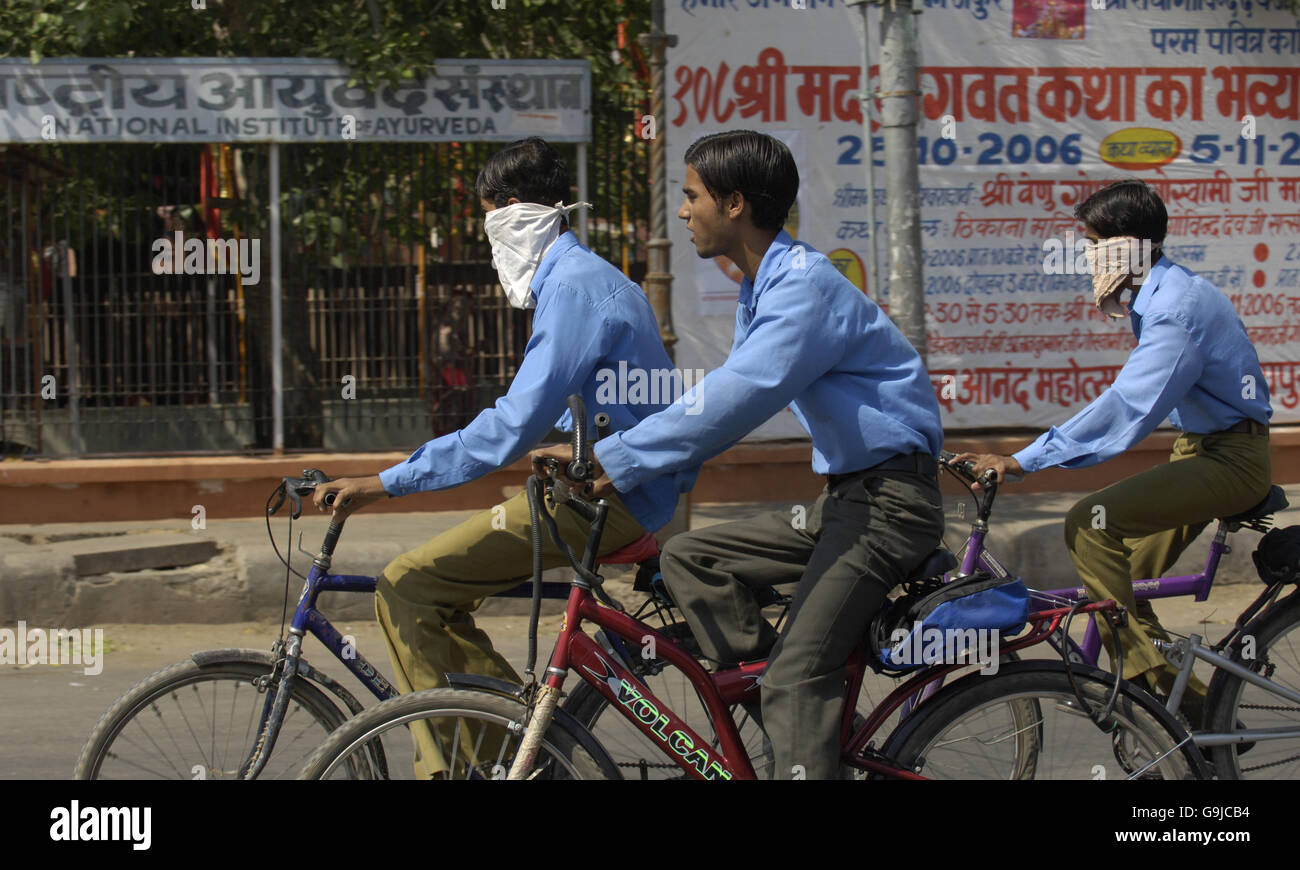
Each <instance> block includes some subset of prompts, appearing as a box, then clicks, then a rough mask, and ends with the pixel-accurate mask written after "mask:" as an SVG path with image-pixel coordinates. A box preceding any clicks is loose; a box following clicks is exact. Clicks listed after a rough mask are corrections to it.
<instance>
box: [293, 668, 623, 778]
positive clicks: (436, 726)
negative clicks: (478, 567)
mask: <svg viewBox="0 0 1300 870" xmlns="http://www.w3.org/2000/svg"><path fill="white" fill-rule="evenodd" d="M524 713H525V710H524V705H523V704H522V703H520V702H519V700H518V699H516V698H509V697H506V696H504V695H496V694H492V693H490V692H484V691H472V690H463V689H447V688H441V689H425V690H424V691H420V692H412V693H411V694H409V695H401V696H399V697H396V698H390V699H388V700H387V701H384V702H383V703H381V704H378V705H376V706H374V707H371V708H370V709H369V710H366V711H365V712H364V713H361V714H360V715H358V716H356V717H355V718H353V719H350V720H348V721H347V722H346V723H345V724H344V725H342V726H341V727H339V728H338V729H337V730H335V731H334V733H333V734H331V735H330V736H329V738H328V739H327V740H326V741H325V742H324V743H323V744H321V746H320V748H318V749H317V750H316V752H315V753H313V754H312V756H311V757H310V758H308V759H307V762H306V764H305V765H304V766H303V768H302V770H301V771H300V772H299V774H298V778H299V779H340V778H347V769H348V767H349V766H351V765H355V764H357V763H358V760H359V759H363V758H364V757H365V753H366V747H367V745H368V744H370V743H371V741H374V740H379V741H382V742H383V745H384V749H385V751H386V752H387V754H388V756H389V757H391V758H401V757H407V758H410V757H411V756H412V753H413V752H415V750H416V747H417V743H416V740H415V739H414V738H413V737H412V729H413V728H414V729H427V731H425V732H424V733H427V734H428V735H429V736H431V737H432V740H433V741H435V742H436V746H437V747H438V749H439V750H440V752H441V755H442V759H441V762H442V763H441V764H439V763H438V762H437V761H435V760H433V759H428V758H422V759H421V762H420V764H421V767H420V769H419V771H418V772H419V773H420V775H421V776H425V777H429V778H436V779H501V780H504V779H505V778H506V775H507V774H508V773H509V772H510V765H511V764H512V762H513V761H514V756H515V752H516V751H517V750H518V749H519V744H520V742H521V741H522V740H523V735H524V726H523V719H524ZM439 768H441V769H439ZM392 773H393V778H394V779H398V778H401V777H400V776H399V774H401V773H403V771H401V770H394V771H392ZM408 778H409V774H408ZM529 778H530V779H604V778H605V775H604V773H603V772H602V770H601V768H600V765H599V764H597V763H596V761H595V759H593V758H592V757H591V754H590V753H588V752H587V751H586V750H585V749H584V748H583V747H582V746H581V745H580V744H579V743H578V741H577V738H575V737H574V736H573V735H572V734H570V733H569V732H568V731H566V730H565V729H564V728H562V727H561V726H560V725H558V724H557V723H555V722H552V724H551V727H550V728H548V729H547V731H546V734H545V735H543V737H542V741H541V745H540V747H539V749H538V754H537V758H536V760H535V762H534V766H533V774H532V776H530V777H529Z"/></svg>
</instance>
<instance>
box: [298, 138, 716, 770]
mask: <svg viewBox="0 0 1300 870" xmlns="http://www.w3.org/2000/svg"><path fill="white" fill-rule="evenodd" d="M477 193H478V196H479V200H480V203H481V205H482V207H483V209H484V210H485V212H486V213H487V216H486V218H485V219H484V222H483V228H484V231H485V233H486V234H487V237H488V240H489V241H490V242H491V243H492V261H493V265H494V266H495V267H496V269H497V275H498V277H499V278H500V280H501V287H502V289H503V290H504V292H505V295H506V298H507V299H509V301H510V304H511V305H512V306H513V307H515V308H521V309H522V308H532V309H535V314H534V315H533V326H532V335H531V337H530V338H529V341H528V346H527V347H526V348H525V350H524V358H523V361H522V362H521V363H520V366H519V371H518V373H517V374H516V375H515V378H514V380H513V381H512V382H511V384H510V389H509V391H508V392H507V393H506V395H505V396H503V397H502V398H500V399H498V400H497V402H496V404H495V405H494V406H493V407H491V408H488V409H486V410H484V411H483V412H482V413H480V414H479V415H478V416H477V417H475V418H474V420H473V421H472V422H471V423H469V425H467V426H465V427H464V428H463V429H461V430H459V431H457V432H451V433H448V434H446V435H443V436H441V437H438V438H435V439H433V440H432V441H429V442H428V443H427V444H425V445H424V446H423V447H420V448H419V449H418V450H416V451H415V452H414V453H412V454H411V456H410V458H409V459H407V460H406V461H404V462H401V463H398V464H397V465H394V466H393V467H392V468H389V469H387V470H385V471H381V472H380V473H379V474H377V475H375V476H373V477H357V478H341V479H339V480H335V481H333V482H331V483H328V484H324V485H321V486H319V487H317V489H316V496H315V501H316V506H317V507H318V508H320V509H322V510H325V509H326V506H325V497H326V496H327V495H328V494H330V493H336V494H337V495H336V500H335V507H334V509H333V510H334V514H335V516H343V515H346V514H348V513H351V512H352V511H355V510H357V509H358V508H360V507H363V506H365V505H367V504H371V503H373V502H375V501H377V500H379V499H382V498H390V497H396V496H402V495H407V494H409V493H414V492H425V491H428V490H439V489H449V488H451V487H454V486H459V485H461V484H463V483H468V482H469V481H471V480H475V479H477V478H479V477H482V476H483V475H485V474H488V473H490V472H493V471H496V470H498V469H500V468H503V467H505V466H508V465H510V464H511V463H513V462H515V461H516V460H517V459H519V458H520V457H522V456H523V455H524V454H525V453H526V452H528V450H529V449H530V448H532V447H534V446H536V445H537V443H538V442H539V441H540V440H541V439H542V438H543V437H544V436H545V435H546V434H547V433H548V432H550V431H551V429H552V428H553V427H558V428H560V429H569V428H570V427H571V422H570V416H569V412H568V410H567V407H566V399H567V397H568V396H569V395H570V394H573V393H580V394H582V396H583V399H584V401H585V403H586V407H587V408H588V409H590V410H589V413H590V414H593V415H594V414H595V412H596V406H597V405H599V406H600V407H599V410H601V411H604V412H606V413H608V414H609V415H610V418H611V422H610V430H611V431H612V432H620V431H622V430H624V429H629V428H631V427H632V426H634V425H636V423H637V422H639V421H640V420H642V419H644V418H646V417H648V416H650V415H652V414H654V413H656V412H658V411H660V410H662V409H663V408H664V407H666V402H657V401H642V402H634V401H631V400H625V402H624V403H623V404H611V403H610V402H608V401H603V400H602V399H603V398H605V396H604V394H605V393H608V392H609V391H608V390H603V391H601V392H600V393H598V386H599V385H600V384H601V383H602V382H603V379H602V377H601V376H600V375H599V373H600V372H602V371H618V370H619V369H620V365H621V366H624V367H626V369H627V370H642V371H667V370H670V369H671V367H672V363H671V362H670V361H669V359H668V354H667V352H666V351H665V350H664V346H663V342H662V340H661V339H660V337H659V325H658V322H657V321H656V320H655V316H654V311H653V310H652V309H651V308H650V303H649V301H648V300H647V299H646V296H645V294H644V293H643V292H641V288H640V287H638V286H637V285H636V284H634V283H632V282H631V281H629V280H628V279H627V278H626V277H625V276H624V275H623V274H622V273H621V272H619V271H618V270H617V269H615V268H614V267H613V266H611V265H610V264H609V263H607V262H605V261H604V260H602V259H601V258H600V257H598V256H597V255H596V254H594V253H592V252H591V251H590V250H588V249H587V248H585V247H583V246H582V244H581V243H580V242H579V241H578V239H577V237H576V236H575V235H574V234H573V233H572V232H570V231H569V229H568V224H567V221H566V217H567V215H568V214H569V212H571V211H572V210H573V209H575V208H577V207H579V206H585V205H587V204H586V203H578V204H576V205H567V206H566V205H564V204H563V200H564V199H565V198H566V197H568V195H569V173H568V170H567V169H566V168H565V165H564V163H563V161H562V160H561V159H560V156H559V155H558V154H557V153H556V152H555V150H554V149H553V148H551V146H549V145H548V144H547V143H546V142H544V141H543V140H541V139H538V138H532V139H525V140H522V141H518V142H514V143H511V144H510V145H508V146H506V147H505V148H504V149H502V150H501V151H499V152H497V153H496V154H494V155H493V156H492V157H491V158H489V160H488V161H487V163H486V164H485V165H484V166H483V169H482V171H481V172H480V173H479V175H478V182H477ZM664 398H665V399H668V398H669V397H664ZM698 470H699V468H698V466H695V467H693V468H688V469H683V470H681V471H679V472H677V473H675V474H664V475H659V476H655V477H653V478H651V479H648V480H646V481H644V482H642V483H641V484H640V485H639V486H636V487H633V488H629V489H628V490H627V491H625V492H620V493H611V494H610V495H609V496H608V500H609V503H610V510H609V514H608V516H607V518H606V522H605V531H604V535H603V538H602V540H601V548H600V555H605V554H607V553H610V552H613V551H614V550H617V549H620V548H621V547H624V546H626V545H627V544H630V543H632V542H634V541H636V540H637V539H638V538H640V537H642V536H643V535H645V533H646V532H647V531H648V530H654V529H658V528H660V527H661V526H663V525H665V524H666V523H667V522H668V520H670V519H671V518H672V515H673V511H674V509H675V508H676V505H677V496H678V493H679V492H684V491H686V490H688V489H689V488H690V486H691V484H693V483H694V479H695V475H696V474H697V473H698ZM542 509H543V510H550V511H551V513H552V514H553V516H554V517H555V520H556V523H557V525H558V527H559V529H560V531H561V533H562V537H563V538H564V540H565V542H566V543H567V544H568V545H569V546H570V547H571V548H573V549H574V550H576V551H577V552H579V553H581V552H582V551H583V549H584V548H585V547H586V543H587V537H588V533H589V528H588V527H587V525H586V524H585V523H584V522H583V521H582V520H581V519H580V518H579V517H578V516H577V514H575V513H574V512H573V511H570V510H567V509H566V510H558V511H556V510H554V509H550V508H547V507H545V506H542ZM541 537H542V545H543V564H544V566H545V567H546V568H556V567H560V566H564V565H568V564H569V563H568V559H567V558H566V557H565V556H564V555H563V554H562V552H561V551H560V549H559V548H558V547H556V546H555V544H554V542H553V541H552V540H551V536H550V534H549V533H547V532H546V531H543V534H542V536H541ZM532 558H533V548H532V539H531V523H530V520H529V511H528V497H527V493H526V492H520V493H519V494H518V495H516V496H514V497H513V498H509V499H506V500H505V501H504V502H503V503H502V504H499V505H497V506H496V507H494V508H492V509H491V510H487V511H483V512H482V513H480V514H478V515H476V516H474V517H472V518H470V519H468V520H466V521H465V522H463V523H461V524H460V525H458V526H456V527H455V528H453V529H450V530H448V531H446V532H443V533H442V534H440V535H438V536H437V537H435V538H433V539H432V540H430V541H429V542H427V543H425V544H423V545H422V546H420V547H417V548H415V549H414V550H411V551H410V552H408V553H405V554H403V555H401V556H399V557H398V558H396V559H394V560H393V561H392V562H391V563H390V564H389V565H388V567H387V568H385V569H384V571H383V573H382V574H381V575H380V576H379V578H378V585H377V588H376V590H375V611H376V613H377V615H378V618H379V623H380V627H381V628H382V629H383V631H384V636H385V639H386V640H387V642H388V651H389V655H390V657H391V658H392V662H393V669H394V671H395V673H396V678H397V679H396V682H397V686H398V688H399V689H400V690H401V692H402V693H403V694H405V693H407V692H412V691H417V690H420V689H429V688H435V687H438V686H445V685H446V684H447V680H446V677H445V674H446V673H476V674H484V675H487V676H494V677H499V678H502V679H505V680H508V681H510V682H512V683H520V682H521V680H520V679H519V676H518V675H517V674H516V673H515V671H514V669H513V668H511V666H510V664H509V663H508V662H507V661H506V660H505V659H504V658H503V657H502V656H501V655H500V654H499V653H498V652H497V651H496V650H495V649H493V647H492V642H491V640H489V638H488V636H487V635H486V634H485V633H484V632H483V631H482V630H481V629H479V628H477V627H476V626H475V624H474V619H473V617H472V616H471V615H470V613H471V611H473V610H475V609H476V608H477V607H478V606H479V604H481V603H482V601H483V599H485V598H486V597H487V596H489V595H492V594H494V593H497V592H502V591H505V590H507V589H510V588H513V587H514V586H517V585H518V584H519V583H520V582H522V581H523V580H525V579H527V578H528V577H529V576H530V575H531V574H532V570H533V563H532ZM411 728H412V731H413V733H414V736H415V741H416V746H417V752H418V757H417V762H416V774H417V776H421V777H424V776H435V775H442V774H443V773H444V771H445V770H446V764H445V760H444V757H443V750H446V749H448V747H447V746H445V745H444V746H439V745H438V744H437V742H436V741H434V739H433V737H432V733H431V731H430V729H429V728H428V726H427V725H425V724H423V723H413V724H412V726H411ZM489 742H490V741H489ZM474 749H477V752H478V756H479V757H488V756H490V757H495V754H494V753H495V749H494V748H493V746H488V745H483V746H478V747H464V748H462V750H461V752H460V753H459V755H458V757H460V758H464V757H465V755H464V753H465V751H472V750H474ZM457 775H459V774H457Z"/></svg>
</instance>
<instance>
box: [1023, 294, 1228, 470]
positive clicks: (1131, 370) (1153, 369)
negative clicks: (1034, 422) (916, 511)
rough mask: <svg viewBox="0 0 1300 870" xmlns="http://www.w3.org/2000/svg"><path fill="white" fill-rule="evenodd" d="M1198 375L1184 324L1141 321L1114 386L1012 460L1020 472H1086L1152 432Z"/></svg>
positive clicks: (1170, 318) (1167, 319)
mask: <svg viewBox="0 0 1300 870" xmlns="http://www.w3.org/2000/svg"><path fill="white" fill-rule="evenodd" d="M1202 370H1203V364H1202V361H1201V357H1200V354H1199V353H1198V351H1197V347H1196V344H1195V342H1193V340H1192V337H1191V334H1190V332H1189V330H1188V327H1187V324H1185V323H1183V322H1182V321H1181V320H1180V319H1179V318H1178V317H1177V316H1175V315H1156V316H1154V317H1147V318H1146V319H1145V320H1144V322H1143V324H1142V338H1141V340H1140V341H1139V343H1138V346H1137V348H1136V349H1135V350H1134V351H1133V353H1132V354H1131V355H1130V356H1129V359H1128V362H1127V363H1125V364H1124V367H1123V368H1122V369H1120V372H1119V375H1118V376H1117V377H1116V378H1115V382H1114V383H1113V384H1112V385H1111V386H1110V387H1109V388H1108V389H1107V390H1105V391H1104V392H1103V393H1102V394H1101V395H1100V396H1098V397H1097V398H1096V399H1094V400H1093V401H1092V402H1091V403H1090V404H1089V405H1088V406H1087V407H1085V408H1084V409H1083V410H1081V411H1080V412H1079V413H1078V414H1075V415H1074V416H1073V417H1072V418H1070V420H1069V421H1067V422H1066V423H1064V424H1062V425H1061V426H1053V427H1052V428H1051V429H1049V430H1048V431H1046V432H1044V433H1043V434H1042V435H1040V436H1039V437H1038V439H1037V440H1036V441H1034V443H1032V444H1030V445H1029V446H1028V447H1026V448H1024V449H1023V450H1021V451H1019V452H1017V453H1015V454H1014V456H1015V459H1016V461H1017V462H1019V463H1020V466H1021V468H1023V469H1024V470H1025V471H1026V472H1033V471H1039V470H1041V469H1043V468H1049V467H1052V466H1057V465H1059V466H1062V467H1063V468H1086V467H1088V466H1090V465H1097V464H1099V463H1102V462H1105V461H1106V460H1108V459H1112V458H1114V457H1116V456H1118V455H1119V454H1121V453H1123V452H1124V451H1125V450H1128V449H1129V448H1130V447H1132V446H1133V445H1135V444H1137V443H1138V442H1139V441H1141V440H1142V439H1143V438H1145V437H1146V436H1147V435H1150V434H1151V433H1152V432H1153V431H1155V428H1156V427H1157V426H1159V425H1160V423H1161V422H1162V421H1164V419H1165V418H1166V417H1168V416H1169V414H1170V412H1172V411H1173V409H1174V406H1175V405H1176V404H1177V403H1178V400H1179V399H1181V398H1182V397H1183V396H1185V395H1186V394H1187V392H1188V391H1189V390H1190V389H1191V388H1192V386H1193V385H1194V384H1195V383H1196V381H1197V380H1198V379H1199V378H1200V377H1201V372H1202Z"/></svg>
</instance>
